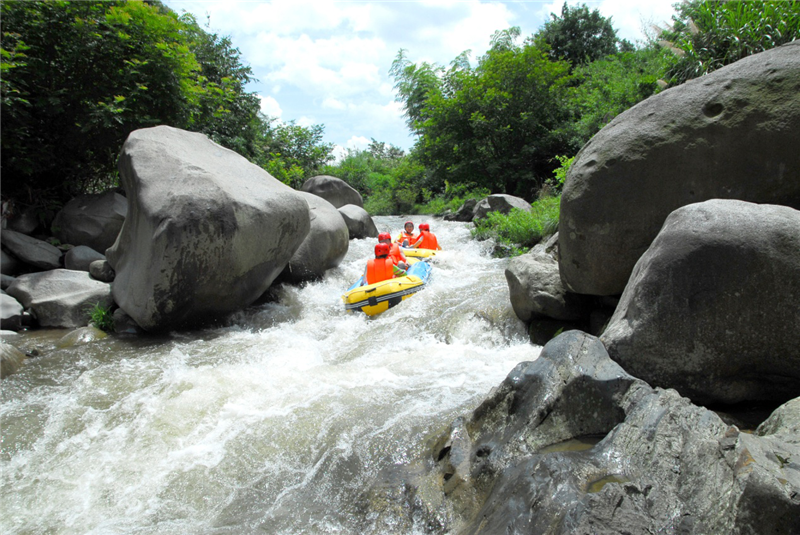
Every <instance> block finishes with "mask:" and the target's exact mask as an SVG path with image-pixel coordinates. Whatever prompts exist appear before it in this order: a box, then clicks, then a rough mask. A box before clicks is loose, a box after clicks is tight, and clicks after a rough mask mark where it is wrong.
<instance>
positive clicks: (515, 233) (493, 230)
mask: <svg viewBox="0 0 800 535" xmlns="http://www.w3.org/2000/svg"><path fill="white" fill-rule="evenodd" d="M560 212H561V197H544V198H541V199H539V200H538V201H536V202H534V203H533V205H532V209H531V211H530V212H526V211H524V210H517V209H513V210H511V212H510V213H509V214H508V215H504V214H501V213H499V212H490V213H489V215H488V217H486V218H485V219H482V220H479V221H477V222H476V223H475V228H474V229H473V231H472V236H473V237H475V238H477V239H479V240H485V239H489V238H494V239H496V240H497V241H498V242H500V243H502V244H505V245H509V246H512V247H514V248H515V249H517V251H518V252H519V254H522V253H524V252H526V251H527V250H529V249H530V248H531V247H533V246H534V245H536V244H537V243H539V242H540V241H541V240H542V238H544V237H545V236H549V235H551V234H554V233H555V232H556V231H557V230H558V218H559V214H560Z"/></svg>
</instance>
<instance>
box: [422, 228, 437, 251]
mask: <svg viewBox="0 0 800 535" xmlns="http://www.w3.org/2000/svg"><path fill="white" fill-rule="evenodd" d="M419 248H420V249H433V250H434V251H438V250H440V249H441V247H439V240H437V239H436V236H435V235H434V234H433V233H431V232H428V231H427V230H423V231H422V242H421V243H420V244H419Z"/></svg>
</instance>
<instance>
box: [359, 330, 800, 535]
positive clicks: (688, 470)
mask: <svg viewBox="0 0 800 535" xmlns="http://www.w3.org/2000/svg"><path fill="white" fill-rule="evenodd" d="M796 409H797V408H796V407H795V408H794V410H795V412H796ZM791 410H792V408H790V411H791ZM796 421H797V417H796V416H795V417H794V418H791V417H789V416H787V415H785V414H784V415H783V417H782V418H781V419H776V421H775V423H774V424H773V425H772V426H770V429H769V432H770V435H769V436H763V437H760V436H756V435H748V434H744V433H740V432H739V430H738V429H737V428H736V427H732V426H729V425H727V424H725V423H724V422H723V421H722V420H721V419H720V418H719V417H718V416H717V415H716V414H714V413H713V412H710V411H708V410H707V409H704V408H702V407H697V406H695V405H692V404H691V403H690V402H689V400H687V399H686V398H682V397H680V396H679V395H678V394H677V393H676V392H675V391H674V390H661V389H653V388H651V387H650V386H648V385H647V384H646V383H644V382H643V381H641V380H639V379H636V378H634V377H632V376H630V375H628V374H627V373H625V371H624V370H623V369H622V368H620V367H619V365H617V364H616V363H614V362H613V361H612V360H611V359H610V358H609V357H608V354H607V353H606V352H605V349H604V348H603V345H602V344H601V343H600V341H599V340H598V339H597V338H594V337H592V336H589V335H587V334H585V333H581V332H578V331H571V332H568V333H564V334H562V335H560V336H559V337H557V338H556V339H554V340H553V341H551V342H550V343H548V344H547V346H545V348H544V350H543V351H542V354H541V356H540V357H539V359H538V360H536V361H534V362H524V363H521V364H520V365H518V366H517V368H515V369H514V370H513V371H512V372H511V373H510V374H509V376H508V378H507V379H506V380H505V381H504V382H503V383H502V384H501V385H500V386H499V387H498V388H496V389H494V390H493V391H492V393H490V395H489V396H488V398H487V399H486V400H485V401H484V402H483V403H482V404H481V405H480V406H479V407H478V408H477V409H476V410H475V411H473V412H472V413H471V414H470V415H467V416H465V417H463V418H459V419H457V420H456V421H455V422H454V423H453V424H452V425H451V427H450V429H449V430H447V431H446V432H444V433H442V434H441V435H439V436H438V438H433V439H432V446H431V447H430V448H429V449H428V450H426V454H425V455H424V456H423V457H422V458H421V459H418V460H416V461H415V462H412V463H410V464H409V465H407V466H405V467H402V468H401V467H395V468H393V469H392V470H391V471H389V472H387V473H385V474H384V477H383V478H382V479H381V481H379V482H378V483H376V484H375V485H374V486H373V487H372V488H371V489H370V490H369V491H368V492H366V493H365V505H364V507H365V508H366V509H367V510H368V511H370V514H371V515H372V516H371V517H370V518H371V519H373V520H372V523H371V524H370V525H369V526H366V527H365V531H366V532H371V533H404V532H408V531H410V530H412V529H413V528H417V529H419V528H420V526H424V527H425V530H426V531H427V532H431V533H459V534H463V533H470V534H478V533H486V534H494V533H536V534H573V533H581V534H583V533H586V534H589V533H608V534H611V533H615V534H618V533H658V532H668V533H686V534H692V533H697V534H700V533H795V532H797V530H798V529H800V498H798V496H799V494H798V492H799V491H800V464H798V463H796V462H794V461H791V459H793V458H795V457H794V456H797V455H800V447H798V445H797V441H794V442H791V441H787V440H785V434H783V435H782V434H781V433H780V432H779V431H778V430H776V429H775V428H776V427H777V428H779V429H783V427H784V426H785V425H786V424H784V422H796ZM765 434H766V433H765ZM787 455H788V456H789V457H788V458H787V457H786V456H787ZM779 458H780V459H784V461H786V462H780V460H779ZM787 459H789V460H788V461H787ZM765 511H768V513H767V512H765Z"/></svg>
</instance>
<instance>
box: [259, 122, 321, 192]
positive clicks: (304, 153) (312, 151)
mask: <svg viewBox="0 0 800 535" xmlns="http://www.w3.org/2000/svg"><path fill="white" fill-rule="evenodd" d="M324 133H325V127H324V126H322V125H318V124H315V125H311V126H309V127H305V126H300V125H298V124H297V123H296V122H295V121H289V122H288V123H282V122H280V121H279V120H278V119H277V118H274V117H273V118H267V117H263V116H262V118H261V134H260V137H259V140H258V141H257V144H258V153H259V154H258V156H257V157H256V163H257V164H259V165H261V167H263V168H264V169H266V170H267V171H269V173H270V174H272V176H274V177H275V178H277V179H278V180H280V181H281V182H283V183H284V184H286V185H288V186H291V187H293V188H295V189H298V188H300V186H302V185H303V182H304V181H305V180H306V179H308V178H311V177H312V176H314V175H317V174H319V173H320V171H321V169H322V168H323V167H324V166H325V165H326V164H328V163H329V162H331V161H332V160H333V159H334V156H333V143H325V142H324V141H323V140H322V138H323V136H324Z"/></svg>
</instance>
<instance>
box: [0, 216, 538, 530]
mask: <svg viewBox="0 0 800 535" xmlns="http://www.w3.org/2000/svg"><path fill="white" fill-rule="evenodd" d="M414 220H415V222H416V223H419V222H422V221H424V218H414ZM375 221H376V224H377V226H378V228H379V230H380V231H391V232H392V234H393V235H395V234H396V233H397V232H398V231H399V230H400V228H401V225H402V222H403V220H402V219H400V218H398V217H378V218H375ZM432 227H433V231H434V232H435V233H436V234H437V236H438V238H439V242H440V244H442V246H443V247H444V248H445V250H444V251H442V252H441V253H440V254H439V255H438V256H437V258H436V260H435V264H434V269H433V276H432V279H431V281H430V283H429V285H428V287H427V288H426V289H425V290H423V291H422V292H419V293H417V294H415V295H414V296H412V297H410V298H409V299H407V300H405V301H403V302H402V303H400V304H399V305H397V306H396V307H394V308H392V309H390V310H388V311H387V312H385V313H384V314H381V315H379V316H376V317H374V318H372V319H370V318H367V317H366V316H364V315H362V314H346V313H345V312H344V309H343V305H342V301H341V294H342V293H343V292H344V290H345V289H346V288H347V287H348V286H349V285H350V284H352V282H353V281H355V280H356V279H357V278H358V276H359V275H360V274H361V273H362V271H363V269H364V265H365V263H366V259H367V258H368V257H369V256H370V255H371V252H372V248H373V246H374V244H375V243H376V242H375V240H372V239H367V240H352V241H351V242H350V250H349V252H348V254H347V256H346V258H345V260H344V261H343V263H342V264H341V265H340V266H339V267H338V268H336V269H333V270H330V271H328V273H327V275H326V277H325V279H324V280H323V281H320V282H315V283H311V284H307V285H305V286H303V287H291V286H281V287H279V288H277V289H276V290H275V291H274V292H273V294H274V299H275V300H274V301H271V302H269V303H266V304H262V305H258V306H254V307H251V308H249V309H247V310H245V311H242V312H240V313H237V314H235V315H233V316H231V317H230V318H228V319H226V320H225V321H224V322H223V323H222V324H221V325H219V326H217V327H214V328H208V329H204V330H199V331H192V332H181V333H172V334H170V335H167V336H160V337H149V336H147V337H138V338H136V337H131V338H119V337H112V338H109V339H106V340H103V341H99V342H95V343H92V344H89V345H85V346H81V347H76V348H71V349H63V350H57V349H54V346H55V342H56V341H57V340H58V338H60V337H61V336H63V334H65V331H55V332H54V331H42V332H38V333H30V334H24V335H22V336H21V337H19V338H18V339H17V340H15V341H14V343H15V344H17V345H20V346H22V347H24V348H25V349H30V348H33V347H36V348H39V349H40V352H41V353H42V356H41V357H38V358H35V359H30V360H29V361H28V363H27V364H26V365H25V366H24V367H23V369H22V370H21V372H20V373H18V374H17V375H14V376H11V377H10V378H8V379H6V380H4V381H3V382H2V405H0V418H1V420H0V425H2V451H1V455H0V470H2V478H3V479H2V482H3V483H2V495H1V496H0V503H1V504H2V505H1V506H0V515H1V516H0V519H1V520H2V521H1V522H0V527H1V528H2V530H1V531H2V532H3V533H14V534H23V533H24V534H45V533H59V534H62V533H65V534H73V533H74V534H117V533H119V534H123V533H126V534H127V533H136V534H165V533H166V534H173V533H174V534H187V533H193V534H222V533H225V534H228V533H230V534H233V533H237V534H238V533H262V532H263V533H287V534H289V533H356V529H357V527H356V526H359V525H363V523H364V519H363V518H361V517H360V516H359V515H361V514H363V512H359V510H358V508H357V507H356V506H355V503H356V500H357V498H358V497H359V496H360V494H361V493H362V492H363V491H364V490H365V488H366V487H368V486H369V485H370V484H371V482H372V481H374V479H375V477H376V476H377V474H379V473H380V471H381V470H383V469H385V468H387V467H389V466H392V465H395V464H402V463H405V462H408V461H409V460H410V459H412V458H414V457H415V456H416V455H418V454H419V453H420V452H421V451H422V448H423V447H424V446H425V440H426V439H427V438H428V437H429V436H431V433H433V432H435V431H437V430H438V429H440V428H442V427H443V426H446V425H448V424H449V422H450V421H452V420H453V419H454V418H455V417H456V416H458V415H460V414H463V413H465V412H467V411H469V410H470V409H471V408H473V407H474V406H476V405H477V404H478V403H479V402H480V401H481V399H482V398H483V397H484V396H486V395H487V394H488V393H489V390H490V389H491V388H492V387H494V386H496V385H498V384H499V383H500V382H501V381H502V380H503V379H504V378H505V376H506V375H507V374H508V373H509V372H510V371H511V370H512V369H513V367H514V366H515V365H516V364H517V363H519V362H521V361H529V360H534V359H536V358H537V357H538V354H539V350H540V349H541V348H539V347H537V346H533V345H531V344H530V342H529V341H528V337H527V334H526V331H525V326H524V325H523V324H522V322H520V321H519V320H518V319H517V318H516V316H515V315H514V312H513V310H512V309H511V305H510V301H509V297H508V286H507V284H506V280H505V276H504V274H503V271H504V269H505V266H506V264H507V260H504V259H494V258H491V257H490V255H489V250H490V248H491V245H492V244H491V243H490V242H476V241H474V240H472V239H471V237H470V233H469V225H467V224H464V223H454V222H442V221H432ZM20 339H21V340H22V342H20Z"/></svg>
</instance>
